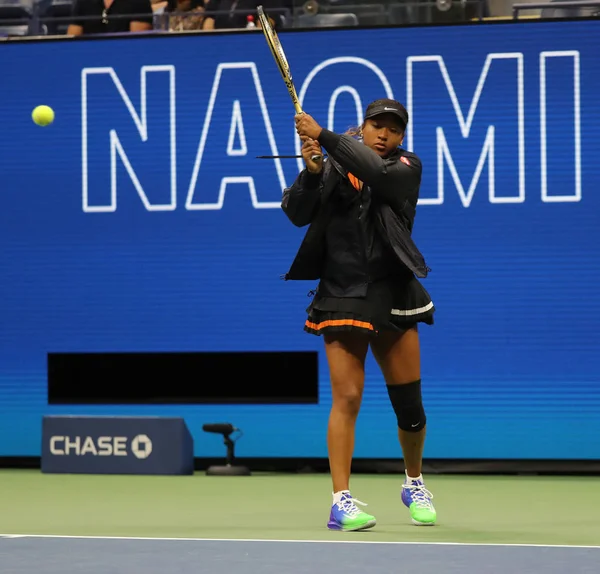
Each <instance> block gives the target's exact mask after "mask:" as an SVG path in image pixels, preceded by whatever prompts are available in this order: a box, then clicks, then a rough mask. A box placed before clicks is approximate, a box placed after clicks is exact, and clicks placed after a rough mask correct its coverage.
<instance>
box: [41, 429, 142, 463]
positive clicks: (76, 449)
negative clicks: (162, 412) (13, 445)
mask: <svg viewBox="0 0 600 574" xmlns="http://www.w3.org/2000/svg"><path fill="white" fill-rule="evenodd" d="M50 453H51V454H52V455H53V456H71V455H74V456H86V455H87V456H129V455H130V454H132V455H133V456H135V457H136V458H138V459H146V458H148V457H149V456H150V454H151V453H152V441H151V440H150V438H149V437H148V436H147V435H145V434H140V435H137V436H135V437H134V438H133V440H131V442H129V440H128V438H127V437H126V436H100V437H97V438H95V437H93V436H61V435H54V436H51V437H50Z"/></svg>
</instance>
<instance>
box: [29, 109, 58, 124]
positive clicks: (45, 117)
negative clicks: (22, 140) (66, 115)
mask: <svg viewBox="0 0 600 574" xmlns="http://www.w3.org/2000/svg"><path fill="white" fill-rule="evenodd" d="M31 117H32V118H33V121H34V122H35V123H36V124H37V125H38V126H48V125H50V124H51V123H52V122H53V121H54V110H53V109H52V108H51V107H50V106H37V107H36V108H35V109H34V110H33V113H32V114H31Z"/></svg>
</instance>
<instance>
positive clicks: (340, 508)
mask: <svg viewBox="0 0 600 574" xmlns="http://www.w3.org/2000/svg"><path fill="white" fill-rule="evenodd" d="M357 504H360V505H362V506H367V505H366V504H365V503H364V502H361V501H360V500H357V499H356V498H352V495H351V494H350V492H349V491H347V490H345V491H344V492H342V495H341V497H340V499H339V501H337V502H336V503H334V504H333V506H332V507H331V512H330V514H329V522H328V523H327V528H329V530H344V531H353V530H366V529H367V528H372V527H373V526H375V524H376V523H377V521H376V520H375V517H374V516H371V515H370V514H367V513H366V512H364V511H362V510H361V509H360V508H358V506H356V505H357Z"/></svg>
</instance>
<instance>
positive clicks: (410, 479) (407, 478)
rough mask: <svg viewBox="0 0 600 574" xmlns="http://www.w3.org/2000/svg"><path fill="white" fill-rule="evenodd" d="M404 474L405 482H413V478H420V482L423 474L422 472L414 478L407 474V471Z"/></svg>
mask: <svg viewBox="0 0 600 574" xmlns="http://www.w3.org/2000/svg"><path fill="white" fill-rule="evenodd" d="M405 474H406V480H407V482H414V481H415V480H420V481H421V482H423V475H422V474H420V475H419V476H417V477H416V478H414V477H412V476H408V473H405Z"/></svg>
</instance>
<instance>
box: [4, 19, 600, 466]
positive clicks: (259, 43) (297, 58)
mask: <svg viewBox="0 0 600 574" xmlns="http://www.w3.org/2000/svg"><path fill="white" fill-rule="evenodd" d="M282 40H283V42H284V46H285V49H286V51H287V53H288V57H289V60H290V62H291V65H292V69H293V73H294V77H295V81H296V84H297V87H298V91H299V92H300V96H301V98H302V100H303V102H304V107H305V110H306V111H307V112H309V113H311V114H313V115H314V116H315V117H316V118H317V119H318V120H319V121H320V122H321V123H322V124H323V125H325V126H326V127H328V128H330V129H334V130H337V131H343V130H345V129H346V128H347V127H349V126H350V125H354V124H356V123H357V122H360V121H361V119H362V110H363V109H364V107H365V106H366V104H367V103H368V102H369V101H370V100H372V99H375V98H378V97H381V96H385V95H387V96H390V97H395V98H397V99H400V100H402V101H404V102H405V103H406V105H407V107H408V109H409V112H410V114H411V118H412V121H411V125H410V131H409V134H408V137H407V140H406V142H405V144H406V147H407V148H409V149H411V150H413V151H414V152H416V153H417V154H419V155H420V156H421V158H422V161H423V165H424V178H423V186H422V194H421V201H420V208H419V210H418V215H417V220H416V228H415V237H416V240H417V243H418V244H419V246H420V247H421V249H422V251H423V252H424V253H425V255H426V257H427V261H428V263H429V265H430V266H431V268H432V272H431V274H430V277H429V278H428V279H426V280H425V285H426V287H427V288H428V290H429V291H430V293H431V294H432V297H433V299H434V302H435V304H436V306H437V309H438V311H437V316H436V325H435V326H434V327H426V328H423V329H422V330H421V333H422V345H423V381H424V395H425V402H426V407H427V410H428V414H429V437H428V443H427V448H426V453H425V454H426V456H427V457H436V458H437V457H439V458H496V457H501V458H558V459H569V458H579V459H591V458H599V457H600V443H599V442H598V438H597V437H598V436H599V434H600V355H599V354H598V344H597V325H598V324H599V323H600V303H599V298H598V283H599V281H600V265H599V263H598V261H599V259H598V256H599V254H600V231H599V225H598V224H599V221H600V219H599V216H598V213H599V212H600V211H599V210H600V195H599V194H598V184H599V182H600V162H599V161H598V156H599V155H600V114H598V112H597V106H598V100H597V95H598V93H600V59H599V58H598V54H599V53H600V22H560V23H559V22H555V23H528V24H522V23H521V24H503V25H483V26H457V27H454V26H453V27H432V28H414V29H392V28H390V29H379V30H351V31H346V30H323V31H315V32H302V31H297V32H289V33H285V34H282ZM0 53H1V56H2V57H1V58H0V77H2V79H3V82H2V89H1V90H0V103H1V108H2V110H3V118H2V127H1V130H2V137H1V138H0V158H1V163H2V171H1V175H0V188H1V197H2V208H1V209H0V245H1V248H0V268H1V270H2V276H1V283H0V456H26V455H34V456H35V455H39V454H40V432H41V418H42V416H43V415H44V414H77V413H85V414H113V413H114V414H127V415H140V414H153V415H161V414H165V415H181V416H184V417H185V419H186V421H187V423H188V425H189V427H190V429H191V431H192V433H193V436H194V440H195V454H196V456H221V455H222V454H223V446H222V443H221V440H220V439H219V438H218V437H217V436H215V435H207V434H205V433H203V432H202V431H201V425H202V424H203V423H205V422H212V421H221V420H227V421H231V422H233V423H234V424H236V425H238V426H239V427H241V428H242V429H243V430H244V437H243V438H242V440H241V441H240V442H239V444H238V450H237V454H238V455H239V456H248V457H253V456H260V457H263V456H264V457H283V456H285V457H288V456H298V457H324V456H326V454H327V453H326V446H325V427H326V421H327V416H328V410H329V404H330V395H329V390H328V376H327V367H326V362H325V357H324V355H323V353H322V340H321V339H318V338H316V337H313V336H310V335H307V334H305V333H304V332H303V330H302V325H303V322H304V318H305V315H304V310H305V308H306V306H307V304H308V301H309V300H308V299H307V297H306V295H307V292H308V291H309V290H310V289H312V288H313V287H314V286H315V285H314V284H312V283H300V284H296V283H292V282H284V281H281V280H280V275H281V274H282V273H284V272H285V271H287V269H288V266H289V264H290V262H291V260H292V258H293V256H294V254H295V251H296V249H297V247H298V245H299V242H300V240H301V237H302V236H303V234H304V232H305V230H304V229H296V228H294V227H293V226H292V225H291V224H290V223H289V222H288V221H287V219H286V218H285V216H284V215H283V213H282V212H281V210H280V209H279V202H280V198H281V192H282V189H283V187H284V186H285V185H289V184H290V183H291V182H292V181H293V179H294V177H295V176H296V174H297V173H298V170H299V168H300V167H301V166H300V165H299V164H297V163H296V160H281V161H274V160H257V159H255V156H257V155H261V154H291V153H296V152H297V151H298V142H297V141H296V140H295V131H294V123H293V107H292V106H291V103H290V100H289V97H288V94H287V91H286V90H285V87H284V85H283V83H282V81H281V78H280V76H279V73H278V71H277V69H276V67H275V64H274V62H273V60H272V56H271V54H270V52H269V51H268V48H267V46H266V44H265V42H264V39H263V37H262V34H260V32H258V33H248V34H246V33H243V34H242V33H240V34H223V35H219V34H210V35H206V36H196V35H194V36H171V37H156V38H154V37H150V38H144V39H142V38H139V39H102V40H94V41H91V40H87V41H78V42H76V43H73V42H69V41H56V42H34V43H10V44H5V45H2V46H0ZM42 103H45V104H48V105H51V106H52V107H53V108H54V109H55V111H56V121H55V123H54V124H53V125H52V126H51V127H48V128H44V129H42V128H40V127H37V126H35V125H34V124H33V123H32V121H31V119H30V114H31V110H32V109H33V107H35V106H36V105H38V104H42ZM265 317H267V318H268V320H265ZM295 349H302V350H311V349H316V350H318V351H319V353H320V376H321V390H320V397H319V404H318V405H306V406H276V405H265V406H218V405H214V406H145V407H142V406H139V407H138V406H123V407H105V406H102V407H59V406H49V405H48V404H47V395H46V354H47V353H48V352H76V351H194V350H232V351H247V350H256V351H258V350H270V351H277V350H295ZM254 375H255V376H258V377H260V376H261V374H260V373H255V374H254ZM139 383H140V384H144V381H139ZM82 384H85V382H83V383H82ZM164 384H165V385H168V384H169V381H164ZM199 384H219V380H218V376H217V377H216V378H215V379H213V380H205V381H201V382H200V383H199ZM248 384H251V383H250V381H248ZM281 384H282V385H285V384H286V381H281ZM394 422H395V421H394V416H393V413H392V411H391V409H390V407H389V405H388V402H387V395H386V391H385V386H384V383H383V380H382V378H381V376H380V375H379V373H378V371H377V369H376V368H375V365H374V362H373V360H372V359H371V358H369V363H368V376H367V381H366V392H365V398H364V408H363V410H362V412H361V415H360V418H359V424H358V437H357V444H356V456H358V457H397V456H399V454H400V451H399V448H398V446H397V443H396V436H395V426H394Z"/></svg>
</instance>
